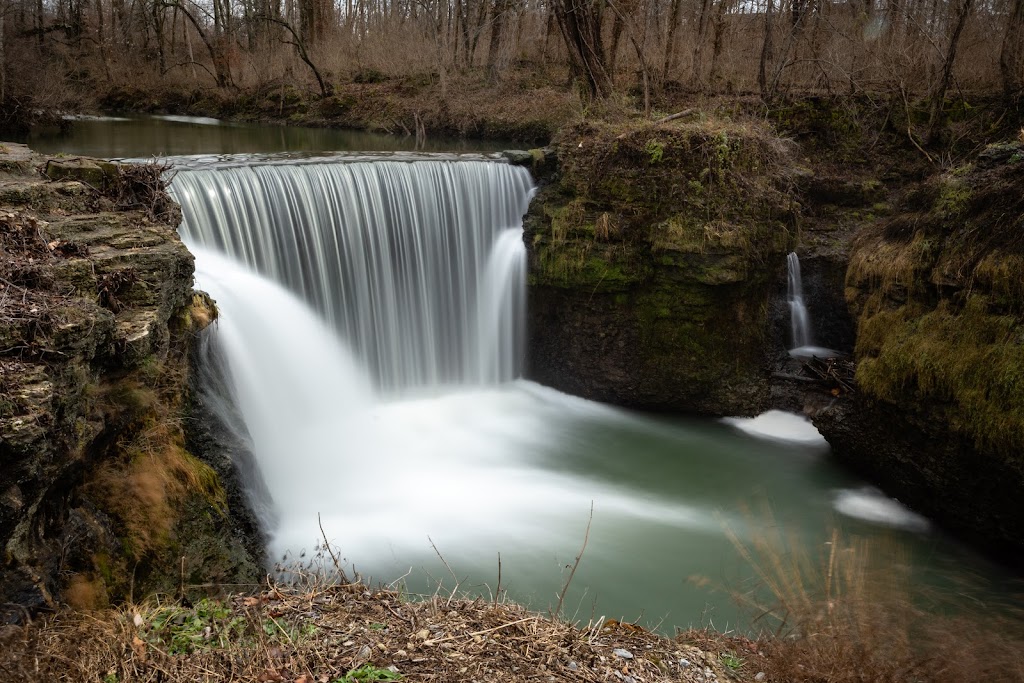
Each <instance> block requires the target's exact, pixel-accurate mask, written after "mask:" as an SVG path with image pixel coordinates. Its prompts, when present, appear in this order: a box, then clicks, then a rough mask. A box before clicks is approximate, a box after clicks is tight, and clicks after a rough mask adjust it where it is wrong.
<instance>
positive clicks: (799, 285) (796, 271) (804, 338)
mask: <svg viewBox="0 0 1024 683" xmlns="http://www.w3.org/2000/svg"><path fill="white" fill-rule="evenodd" d="M786 266H787V268H788V271H789V277H788V279H787V284H786V298H787V300H788V301H789V319H790V325H791V328H792V344H793V345H792V347H791V349H801V348H804V347H807V346H810V345H811V317H810V315H809V314H808V313H807V306H805V305H804V288H803V281H802V280H801V278H800V259H799V258H797V255H796V252H790V253H789V256H787V257H786Z"/></svg>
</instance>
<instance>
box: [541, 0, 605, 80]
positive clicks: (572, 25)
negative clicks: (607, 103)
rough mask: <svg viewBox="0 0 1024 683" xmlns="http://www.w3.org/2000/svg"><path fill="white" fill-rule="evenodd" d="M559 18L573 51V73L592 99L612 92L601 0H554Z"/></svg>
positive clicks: (569, 49)
mask: <svg viewBox="0 0 1024 683" xmlns="http://www.w3.org/2000/svg"><path fill="white" fill-rule="evenodd" d="M553 6H554V8H555V18H556V19H557V21H558V28H559V29H560V30H561V32H562V39H563V40H564V41H565V47H566V49H567V50H568V52H569V63H570V66H571V67H572V71H573V73H574V74H575V75H576V77H577V78H578V79H579V80H580V82H581V83H583V85H584V87H585V88H586V90H587V94H588V95H589V96H590V97H592V98H595V97H596V98H605V97H608V95H610V94H611V92H612V79H611V76H610V75H609V73H608V67H607V58H606V56H605V52H604V45H603V43H602V42H601V14H602V9H603V3H602V2H601V0H554V5H553Z"/></svg>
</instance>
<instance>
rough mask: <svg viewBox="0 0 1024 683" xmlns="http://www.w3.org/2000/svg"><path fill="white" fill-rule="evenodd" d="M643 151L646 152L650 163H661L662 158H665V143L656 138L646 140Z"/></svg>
mask: <svg viewBox="0 0 1024 683" xmlns="http://www.w3.org/2000/svg"><path fill="white" fill-rule="evenodd" d="M644 151H645V152H647V155H648V156H649V157H650V163H652V164H658V163H661V161H662V159H664V158H665V145H663V144H661V143H660V142H658V141H657V140H648V141H647V144H646V145H644Z"/></svg>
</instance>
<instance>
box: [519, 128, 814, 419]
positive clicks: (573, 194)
mask: <svg viewBox="0 0 1024 683" xmlns="http://www.w3.org/2000/svg"><path fill="white" fill-rule="evenodd" d="M790 151H791V150H790V148H789V146H788V145H787V144H786V143H785V142H784V141H783V140H780V139H779V138H777V137H775V136H774V135H773V134H772V133H771V131H770V130H769V129H767V128H765V127H763V126H761V125H759V124H755V123H749V124H746V123H744V124H737V123H728V122H720V121H714V120H712V121H705V122H702V123H682V124H678V125H669V124H666V125H648V126H640V127H625V128H623V127H614V126H604V125H591V124H580V125H577V126H571V127H569V128H567V129H564V130H563V131H561V132H560V133H559V135H558V136H557V137H556V139H555V141H554V143H553V145H552V148H551V152H553V154H552V153H545V160H546V163H550V162H549V161H547V160H549V159H551V158H552V157H554V158H557V160H558V169H557V171H556V172H554V173H551V170H550V168H547V169H546V170H547V173H549V174H550V175H548V176H547V177H548V178H550V182H548V183H547V184H546V185H544V186H543V187H542V189H541V190H540V192H539V193H538V195H537V197H536V198H535V199H534V201H533V202H532V204H531V207H530V211H529V213H528V215H527V218H526V221H525V233H526V235H525V239H526V244H527V248H528V250H529V254H530V267H529V292H530V304H529V311H530V352H529V357H530V362H531V367H530V374H531V375H532V376H533V377H534V378H536V379H538V380H539V381H542V382H544V383H547V384H550V385H552V386H555V387H557V388H559V389H562V390H565V391H570V392H573V393H577V394H580V395H583V396H587V397H590V398H595V399H599V400H603V401H609V402H612V403H617V404H620V405H629V406H637V407H644V408H651V409H659V410H678V411H685V412H693V413H702V414H715V415H721V414H750V413H754V412H757V411H759V410H761V409H763V408H765V406H766V405H767V400H768V395H767V394H768V388H767V377H768V372H767V370H766V368H765V365H764V357H765V353H764V349H763V340H764V338H765V335H766V327H767V325H768V320H767V304H768V299H769V297H770V296H771V293H772V288H773V284H774V278H775V275H776V274H777V272H778V271H779V269H780V268H783V263H784V260H785V257H784V255H785V253H786V251H787V250H788V248H789V247H791V245H792V244H793V242H794V230H793V226H794V221H795V214H796V210H797V206H796V204H795V203H794V202H792V201H791V199H790V194H789V190H790V176H789V174H788V170H789V168H790V158H789V157H790Z"/></svg>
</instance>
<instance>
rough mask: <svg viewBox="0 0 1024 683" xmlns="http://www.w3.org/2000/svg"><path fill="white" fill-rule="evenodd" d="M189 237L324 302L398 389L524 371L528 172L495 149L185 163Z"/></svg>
mask: <svg viewBox="0 0 1024 683" xmlns="http://www.w3.org/2000/svg"><path fill="white" fill-rule="evenodd" d="M171 190H172V194H173V195H174V197H175V199H176V200H177V201H178V202H179V203H180V204H181V206H182V214H183V223H182V228H181V233H182V237H183V239H184V240H185V241H186V243H187V244H189V245H190V246H192V245H200V246H203V247H206V248H208V249H212V250H215V251H220V252H223V253H225V254H229V255H230V256H231V258H233V259H235V260H238V261H241V262H242V263H245V264H246V265H248V266H249V267H250V268H252V269H253V270H254V271H256V272H257V273H260V274H262V275H264V276H266V277H268V278H270V279H272V280H274V281H276V282H279V283H281V284H282V285H284V286H285V287H287V288H288V289H290V290H292V291H293V292H294V293H295V294H296V295H297V296H298V297H299V298H301V299H302V300H303V301H306V302H308V303H309V304H310V305H312V306H313V307H314V308H315V309H316V310H317V311H318V312H319V313H320V314H321V315H322V316H323V317H324V318H325V319H326V320H327V321H328V322H329V323H330V324H331V325H332V326H333V327H334V328H335V329H337V330H338V332H339V333H340V334H341V337H342V339H344V340H345V342H346V343H347V344H348V345H349V346H350V347H351V348H352V350H353V352H354V353H355V354H356V356H357V357H358V358H359V359H360V360H361V362H362V363H363V364H364V365H365V366H366V367H367V368H368V369H369V371H370V374H371V376H372V377H373V381H374V383H375V385H376V386H377V387H379V388H381V389H383V390H385V391H387V392H391V393H398V392H401V391H403V390H407V389H410V388H416V387H421V388H422V387H436V386H438V385H442V384H476V385H479V384H485V383H493V382H497V381H507V380H511V379H514V378H515V377H516V376H518V374H519V373H520V371H521V364H522V363H521V359H522V354H523V344H522V332H521V330H522V322H521V321H522V319H523V306H524V301H525V290H524V287H525V284H524V283H525V258H526V256H525V248H524V246H523V244H522V216H523V214H524V213H525V212H526V207H527V204H528V202H529V198H530V193H531V191H532V181H531V179H530V176H529V173H528V172H527V171H526V170H525V169H523V168H519V167H514V166H509V165H507V164H501V163H493V162H487V161H412V162H410V161H372V162H348V163H337V162H335V163H314V164H264V165H251V166H242V167H234V168H221V169H217V168H210V169H204V170H195V171H186V172H181V173H179V174H178V175H177V176H176V177H175V179H174V182H173V185H172V188H171Z"/></svg>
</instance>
